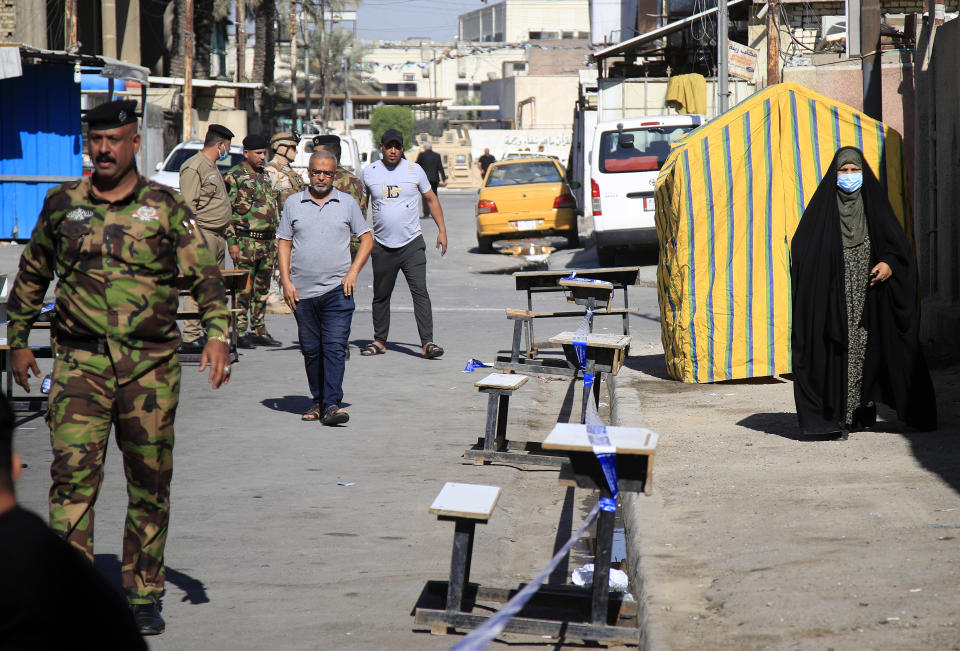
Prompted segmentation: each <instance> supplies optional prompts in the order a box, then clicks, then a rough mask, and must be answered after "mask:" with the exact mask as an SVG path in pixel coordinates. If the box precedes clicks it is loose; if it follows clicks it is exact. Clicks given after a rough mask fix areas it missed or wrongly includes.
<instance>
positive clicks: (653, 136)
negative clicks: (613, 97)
mask: <svg viewBox="0 0 960 651" xmlns="http://www.w3.org/2000/svg"><path fill="white" fill-rule="evenodd" d="M705 121H706V119H705V117H704V116H702V115H651V116H647V117H642V118H624V119H622V120H617V121H614V122H600V123H598V124H597V126H596V129H595V130H594V133H593V148H592V150H591V152H590V196H591V208H592V211H593V236H594V240H595V241H596V243H597V257H598V258H599V260H600V265H601V266H603V267H609V266H611V265H613V263H614V257H615V254H616V250H617V249H618V248H621V247H629V246H637V245H649V244H656V243H657V228H656V223H655V222H654V214H655V210H654V208H655V204H654V201H655V199H654V186H655V185H656V183H657V175H658V174H659V173H660V167H661V166H662V165H663V163H664V162H665V161H666V160H667V155H668V154H669V153H670V143H672V142H673V141H674V140H676V139H677V138H679V137H680V136H682V135H684V134H686V133H688V132H689V131H692V130H693V129H696V128H697V127H699V126H700V125H701V124H703V123H704V122H705ZM584 210H586V206H584Z"/></svg>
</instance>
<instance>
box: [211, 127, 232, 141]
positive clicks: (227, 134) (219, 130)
mask: <svg viewBox="0 0 960 651" xmlns="http://www.w3.org/2000/svg"><path fill="white" fill-rule="evenodd" d="M207 133H215V134H217V135H218V136H221V137H223V138H226V139H227V140H233V131H231V130H230V129H228V128H226V127H225V126H223V125H222V124H211V125H209V126H207Z"/></svg>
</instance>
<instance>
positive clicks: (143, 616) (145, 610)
mask: <svg viewBox="0 0 960 651" xmlns="http://www.w3.org/2000/svg"><path fill="white" fill-rule="evenodd" d="M130 609H131V610H132V611H133V621H134V622H136V624H137V630H139V631H140V635H160V634H161V633H163V631H164V629H165V628H166V627H167V625H166V623H164V621H163V617H161V616H160V603H159V602H157V601H154V602H152V603H149V604H130Z"/></svg>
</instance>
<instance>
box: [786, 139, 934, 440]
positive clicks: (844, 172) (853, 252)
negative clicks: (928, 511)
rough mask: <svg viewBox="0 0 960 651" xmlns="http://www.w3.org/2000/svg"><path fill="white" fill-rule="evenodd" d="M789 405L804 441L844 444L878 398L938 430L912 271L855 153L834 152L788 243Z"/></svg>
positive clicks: (873, 181) (918, 424)
mask: <svg viewBox="0 0 960 651" xmlns="http://www.w3.org/2000/svg"><path fill="white" fill-rule="evenodd" d="M791 283H792V286H793V331H792V333H791V345H792V353H793V375H794V384H793V391H794V398H795V400H796V404H797V417H798V419H799V421H800V429H801V430H802V431H803V433H804V434H806V435H811V436H815V435H835V436H838V437H841V438H845V437H846V434H847V432H849V431H850V430H856V429H862V428H865V427H870V426H872V425H873V424H874V422H875V421H876V405H875V400H880V401H882V402H884V403H885V404H887V405H889V406H890V407H892V408H893V409H895V410H896V412H897V417H898V418H899V419H900V420H902V421H903V422H905V423H907V424H908V425H911V426H912V427H915V428H917V429H920V430H933V429H936V427H937V407H936V399H935V397H934V392H933V383H932V382H931V381H930V373H929V371H928V370H927V365H926V362H925V361H924V358H923V353H922V352H921V350H920V342H919V338H918V327H919V314H918V311H917V268H916V262H915V260H914V257H913V251H912V250H911V248H910V244H909V242H908V241H907V237H906V234H905V233H904V231H903V228H902V227H901V226H900V223H899V222H898V221H897V218H896V216H895V215H894V213H893V209H892V208H891V207H890V202H889V201H888V200H887V194H886V191H885V190H884V189H883V188H882V187H881V186H880V183H879V182H878V181H877V178H876V176H874V174H873V172H872V171H871V169H870V167H869V166H868V165H867V164H866V162H865V161H864V159H863V154H862V153H861V152H860V151H859V150H858V149H855V148H853V147H843V148H841V149H840V150H838V151H837V153H836V155H835V156H834V158H833V162H832V163H831V165H830V169H829V170H828V171H827V173H826V175H825V176H824V177H823V180H822V181H821V182H820V186H819V187H818V188H817V191H816V192H815V193H814V195H813V198H812V199H811V200H810V203H809V204H808V205H807V208H806V210H804V212H803V217H802V218H801V220H800V224H799V225H798V226H797V231H796V233H794V236H793V241H792V244H791Z"/></svg>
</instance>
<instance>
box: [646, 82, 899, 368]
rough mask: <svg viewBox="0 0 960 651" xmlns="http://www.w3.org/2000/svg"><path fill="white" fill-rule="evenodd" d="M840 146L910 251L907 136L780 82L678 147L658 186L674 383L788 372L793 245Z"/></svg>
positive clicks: (664, 314) (665, 328)
mask: <svg viewBox="0 0 960 651" xmlns="http://www.w3.org/2000/svg"><path fill="white" fill-rule="evenodd" d="M843 146H854V147H857V148H859V149H860V150H861V151H863V153H864V156H865V158H866V161H867V163H868V164H869V165H870V167H871V168H872V169H873V171H874V173H875V174H876V175H877V177H878V179H879V180H880V183H881V185H883V186H884V187H885V188H886V191H887V195H888V197H889V198H890V203H891V205H892V206H893V210H894V212H895V213H896V215H897V218H898V219H899V220H900V222H901V224H902V225H903V226H904V228H905V229H906V231H907V236H908V238H909V240H910V242H911V245H912V244H913V224H912V216H911V213H910V200H909V196H908V189H907V185H906V177H905V172H904V164H903V142H902V139H901V137H900V134H898V133H897V132H896V131H894V130H893V129H891V128H890V127H888V126H886V125H884V124H883V123H882V122H878V121H877V120H874V119H872V118H870V117H868V116H867V115H866V114H864V113H861V112H860V111H857V110H855V109H853V108H851V107H849V106H847V105H845V104H842V103H840V102H836V101H834V100H831V99H830V98H828V97H825V96H823V95H820V94H818V93H815V92H813V91H811V90H809V89H807V88H804V87H803V86H799V85H797V84H794V83H789V82H787V83H782V84H777V85H774V86H769V87H767V88H765V89H763V90H761V91H758V92H757V93H755V94H753V95H752V96H750V97H749V98H747V99H746V100H744V101H743V102H741V103H740V104H738V105H737V106H735V107H734V108H732V109H730V110H729V111H727V112H726V113H723V114H722V115H719V116H717V117H716V118H715V119H713V120H711V121H710V122H708V123H707V124H705V125H703V126H702V127H700V128H699V129H696V130H695V131H692V132H690V133H689V134H687V135H686V136H684V137H683V138H681V139H678V140H677V141H675V143H674V146H673V148H672V149H671V151H670V155H669V157H668V158H667V161H666V163H665V164H664V166H663V168H662V170H661V172H660V175H659V176H658V178H657V185H656V196H657V201H656V210H657V212H656V223H657V234H658V237H659V240H660V262H659V266H658V268H657V290H658V295H659V302H660V318H661V325H662V327H661V337H662V340H663V350H664V356H665V358H666V365H667V372H668V374H669V375H670V377H672V378H674V379H676V380H681V381H683V382H717V381H720V380H733V379H740V378H749V377H762V376H769V375H778V374H784V373H788V372H789V371H790V328H791V297H790V241H791V240H792V239H793V233H794V231H795V230H796V228H797V224H798V223H799V221H800V218H801V216H802V215H803V210H804V207H805V206H806V205H807V202H808V201H809V200H810V198H811V197H812V196H813V193H814V191H815V190H816V189H817V186H818V185H819V183H820V180H821V179H822V178H823V175H824V173H825V171H826V168H827V167H828V166H829V165H830V162H831V160H832V159H833V155H834V153H835V152H836V150H837V149H839V148H840V147H843Z"/></svg>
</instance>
